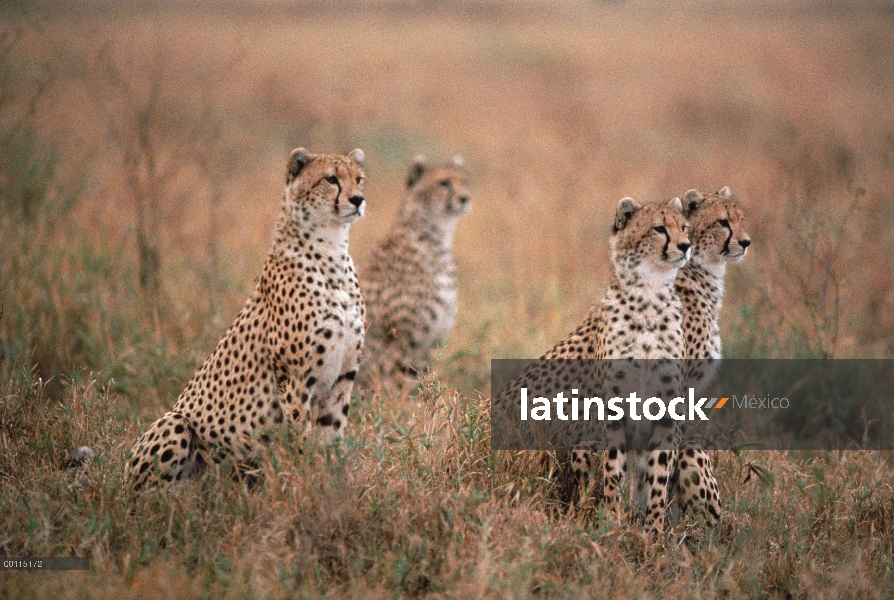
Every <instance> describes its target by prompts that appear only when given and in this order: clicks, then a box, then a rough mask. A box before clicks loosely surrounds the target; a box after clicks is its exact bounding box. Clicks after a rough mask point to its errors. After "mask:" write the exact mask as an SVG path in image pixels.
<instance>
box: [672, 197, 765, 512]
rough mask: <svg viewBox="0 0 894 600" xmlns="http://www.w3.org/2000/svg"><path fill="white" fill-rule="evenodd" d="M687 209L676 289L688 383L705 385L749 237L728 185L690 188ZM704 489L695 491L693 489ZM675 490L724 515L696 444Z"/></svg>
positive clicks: (685, 451)
mask: <svg viewBox="0 0 894 600" xmlns="http://www.w3.org/2000/svg"><path fill="white" fill-rule="evenodd" d="M683 214H684V215H685V216H686V218H687V219H688V220H689V224H690V228H691V229H690V232H689V238H690V240H692V257H691V258H690V259H689V263H688V264H687V265H686V266H685V267H683V268H682V269H680V272H679V273H678V274H677V280H676V282H675V283H674V289H675V291H676V293H677V295H678V296H679V297H680V300H681V301H682V302H683V339H684V344H685V346H684V347H685V350H684V353H683V356H684V358H686V359H687V362H686V363H685V373H684V385H685V387H687V388H688V387H694V388H696V389H697V390H698V389H700V388H705V387H707V386H708V385H709V384H710V383H711V380H712V379H713V377H714V371H715V369H716V363H714V362H713V361H714V360H716V359H719V358H721V341H720V326H719V324H718V320H719V318H720V304H721V302H722V300H723V278H724V276H725V275H726V265H727V264H728V263H734V262H739V261H741V260H742V258H744V256H745V254H746V253H747V252H748V247H749V246H750V245H751V238H750V237H749V235H748V233H747V232H746V231H745V227H744V221H745V217H744V215H743V213H742V209H741V207H740V206H739V205H738V203H736V202H735V201H734V200H733V199H732V192H730V189H729V188H728V187H725V186H724V187H722V188H720V190H718V191H717V192H714V193H702V192H700V191H698V190H689V191H688V192H686V194H685V195H684V196H683ZM693 486H696V488H695V489H697V490H699V491H701V489H704V490H705V495H704V496H700V495H694V494H691V493H689V490H690V489H692V488H693ZM673 494H674V496H675V497H676V498H677V499H678V501H679V502H680V505H681V506H682V508H683V509H684V510H686V509H688V508H691V507H694V508H695V510H696V511H699V512H702V513H703V514H704V516H705V519H706V521H708V522H709V523H711V522H715V521H716V520H717V519H719V518H720V495H719V493H718V488H717V481H716V479H715V478H714V473H713V466H712V465H711V459H710V458H709V457H708V455H707V453H706V452H705V451H704V450H703V449H702V448H701V447H700V446H698V445H696V444H686V445H685V446H684V447H683V448H682V449H681V454H680V461H679V466H678V468H677V469H676V471H675V473H674V482H673Z"/></svg>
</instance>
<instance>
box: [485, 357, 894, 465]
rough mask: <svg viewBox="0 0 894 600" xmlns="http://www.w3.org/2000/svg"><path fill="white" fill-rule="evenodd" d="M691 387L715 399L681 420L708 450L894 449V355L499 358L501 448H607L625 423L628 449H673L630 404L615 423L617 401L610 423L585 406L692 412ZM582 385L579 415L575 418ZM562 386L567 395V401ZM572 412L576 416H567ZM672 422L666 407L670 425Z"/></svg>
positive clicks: (494, 392)
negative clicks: (645, 405)
mask: <svg viewBox="0 0 894 600" xmlns="http://www.w3.org/2000/svg"><path fill="white" fill-rule="evenodd" d="M522 373H524V375H522ZM520 376H521V377H520ZM522 387H525V389H526V390H527V400H528V412H527V413H526V414H527V416H528V420H526V421H523V420H522V419H521V416H522V406H521V405H522V396H521V388H522ZM689 387H693V393H694V394H695V400H696V401H698V400H699V399H700V398H705V399H706V401H705V402H704V403H703V404H702V405H701V409H702V412H703V413H704V414H705V415H706V417H707V420H702V419H701V418H699V417H697V416H696V418H695V419H694V420H689V419H688V417H689V415H688V414H686V417H687V419H686V420H683V421H676V423H678V424H679V425H680V426H681V427H682V431H683V436H684V438H685V439H686V440H690V441H696V442H699V443H701V444H702V445H703V446H704V447H705V448H707V449H718V450H728V449H767V450H843V449H864V450H892V449H894V360H882V359H848V360H832V359H828V360H820V359H773V360H741V359H723V360H716V361H687V360H673V361H647V360H624V361H618V360H605V361H595V360H492V361H491V424H492V438H491V444H492V447H493V449H495V450H549V449H565V450H567V449H571V448H574V447H575V446H577V445H579V444H581V443H588V444H590V445H592V446H594V447H605V442H604V441H603V440H604V439H605V427H606V426H611V427H615V428H618V427H619V425H618V423H623V425H621V426H620V427H623V428H624V431H625V433H626V438H625V439H626V446H627V448H628V449H633V450H646V449H649V448H655V447H671V446H672V445H673V444H672V443H668V442H666V441H664V440H661V439H657V438H656V437H655V436H652V437H650V431H652V430H653V429H654V428H655V424H656V423H657V421H648V420H647V419H642V418H641V419H639V420H638V421H634V420H633V419H631V417H630V414H629V410H628V411H626V412H625V415H624V418H623V419H621V420H620V421H614V422H610V421H609V420H608V415H609V414H611V413H610V412H609V411H608V407H607V406H606V407H605V408H606V411H605V414H604V415H603V416H604V417H605V420H603V421H600V420H598V419H596V418H595V416H594V415H596V412H597V410H596V409H597V408H598V405H597V404H596V403H595V401H593V402H590V403H589V407H590V408H591V411H590V412H591V414H590V415H589V416H590V418H589V420H586V419H584V418H583V417H584V414H583V403H584V400H585V398H600V399H601V400H602V401H603V403H604V404H607V402H608V400H609V399H610V398H612V397H618V398H622V399H627V398H629V397H630V394H631V392H633V393H635V394H637V397H639V399H640V400H644V399H646V398H648V397H650V396H654V397H656V398H661V399H663V400H664V401H665V403H667V402H668V401H670V400H671V399H672V397H674V396H679V397H682V398H683V399H684V400H686V401H687V402H685V403H682V404H681V403H677V406H676V408H677V409H678V410H677V412H675V414H680V413H687V412H688V411H687V410H683V409H684V408H688V406H687V405H688V404H689V402H688V400H689V392H688V389H689ZM572 390H576V392H575V393H574V394H573V395H574V396H575V397H576V398H577V399H578V401H577V405H578V409H579V414H578V415H577V416H578V419H577V420H574V419H572V418H571V416H572V415H571V410H570V408H571V402H570V400H569V399H570V398H571V396H572ZM560 392H561V393H562V394H563V397H564V398H565V399H566V400H562V399H561V398H558V400H557V395H558V394H559V393H560ZM534 397H539V398H543V399H546V400H548V401H549V402H548V405H549V411H547V410H546V408H545V407H546V406H547V405H546V404H544V403H543V402H542V401H540V402H539V403H538V404H537V406H538V409H539V413H538V416H540V417H544V416H549V417H550V419H549V420H540V421H537V420H534V419H533V418H532V412H531V401H532V400H533V398H534ZM723 398H726V400H723ZM696 403H697V402H696ZM621 406H623V407H624V408H625V409H626V408H629V407H630V406H631V403H630V402H624V403H622V404H621ZM633 406H634V407H637V406H638V407H639V408H641V407H642V404H637V403H636V402H633ZM651 406H652V407H653V408H655V407H658V405H657V404H655V403H652V404H651ZM659 408H660V407H659ZM547 413H548V415H547ZM562 414H564V416H565V417H567V420H563V419H560V418H559V417H560V416H561V415H562ZM657 414H658V411H657V409H656V410H654V411H653V416H655V415H657ZM596 416H598V415H596ZM669 419H670V417H669V416H668V415H667V414H666V413H665V415H664V421H662V423H664V425H667V423H669V422H670V421H669ZM612 439H617V438H612Z"/></svg>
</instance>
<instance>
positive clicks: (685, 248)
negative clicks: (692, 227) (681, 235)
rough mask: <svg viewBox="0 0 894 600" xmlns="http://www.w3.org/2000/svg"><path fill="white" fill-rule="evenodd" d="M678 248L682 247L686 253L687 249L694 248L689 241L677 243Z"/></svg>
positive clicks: (681, 250)
mask: <svg viewBox="0 0 894 600" xmlns="http://www.w3.org/2000/svg"><path fill="white" fill-rule="evenodd" d="M677 248H679V249H680V252H682V253H683V254H686V251H687V250H689V249H690V248H692V244H690V243H689V242H680V243H679V244H677Z"/></svg>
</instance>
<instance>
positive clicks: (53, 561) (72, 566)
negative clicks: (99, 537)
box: [0, 556, 90, 571]
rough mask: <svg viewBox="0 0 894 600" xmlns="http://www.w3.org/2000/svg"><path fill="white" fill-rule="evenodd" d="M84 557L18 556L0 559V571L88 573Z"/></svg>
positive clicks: (86, 561) (88, 565)
mask: <svg viewBox="0 0 894 600" xmlns="http://www.w3.org/2000/svg"><path fill="white" fill-rule="evenodd" d="M89 570H90V559H89V558H87V557H85V556H53V557H41V556H19V557H7V558H0V571H89Z"/></svg>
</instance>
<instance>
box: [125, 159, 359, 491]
mask: <svg viewBox="0 0 894 600" xmlns="http://www.w3.org/2000/svg"><path fill="white" fill-rule="evenodd" d="M362 161H363V152H362V151H360V150H354V151H352V152H351V153H349V154H348V155H346V156H342V155H336V154H310V153H309V152H308V151H307V150H305V149H303V148H298V149H296V150H294V151H292V153H291V156H290V157H289V162H288V170H287V174H286V186H285V189H284V191H283V202H282V213H281V215H280V217H279V221H278V224H277V226H276V232H275V234H274V240H273V247H272V249H271V250H270V253H269V254H268V256H267V260H266V262H265V263H264V268H263V271H262V272H261V276H260V278H259V279H258V283H257V286H256V287H255V290H254V291H253V292H252V293H251V296H249V298H248V301H247V302H246V303H245V306H244V307H243V308H242V311H241V312H240V313H239V315H238V316H237V317H236V321H235V322H234V323H233V325H232V326H231V327H230V328H229V329H228V330H227V332H226V333H225V334H224V336H223V339H221V341H220V342H219V343H218V345H217V348H216V349H215V350H214V352H213V353H212V354H211V356H209V357H208V358H207V359H206V360H205V362H204V364H203V365H202V366H201V368H199V370H198V371H196V374H195V376H194V377H193V379H192V380H191V381H190V382H189V383H188V384H187V386H186V388H185V389H184V390H183V393H182V394H180V397H179V398H178V400H177V403H176V404H175V405H174V408H173V410H172V411H171V412H168V413H166V414H165V415H164V416H162V417H161V418H160V419H159V420H158V421H156V422H155V423H153V424H152V425H151V426H150V427H149V429H148V430H147V431H146V432H145V433H144V434H143V435H142V436H141V437H140V439H139V440H138V441H137V443H136V445H135V446H134V448H133V450H132V451H131V456H130V458H129V460H128V463H127V465H126V475H127V477H128V479H129V481H130V484H131V486H132V487H133V488H134V489H139V488H141V487H143V486H145V485H147V484H154V483H157V482H159V481H172V480H179V479H182V478H186V477H191V476H194V475H196V474H197V473H198V472H199V471H200V470H201V467H202V466H203V465H205V464H207V463H208V462H209V461H220V460H222V459H224V458H227V457H230V458H232V459H234V460H235V461H236V462H237V472H238V471H240V470H241V471H245V470H246V468H245V466H244V463H242V462H241V461H246V460H250V456H251V454H252V452H253V449H254V447H255V445H256V442H257V440H261V441H266V439H267V434H266V433H265V430H268V429H270V428H271V427H272V426H273V425H274V424H277V423H281V422H282V421H283V420H284V419H285V420H287V421H291V422H293V423H295V424H296V425H299V426H300V430H301V431H302V432H304V433H306V432H307V431H309V429H311V428H312V427H316V428H318V429H320V430H321V431H323V432H325V433H326V434H327V435H329V436H339V435H341V434H342V432H343V431H344V428H345V425H346V424H347V415H348V407H349V403H350V399H351V389H352V386H353V382H354V378H355V375H356V373H357V368H358V361H359V359H360V353H361V350H362V348H363V336H364V329H363V320H364V316H365V311H364V305H363V299H362V297H361V295H360V287H359V285H358V282H357V277H356V275H355V272H354V264H353V262H352V261H351V257H350V255H349V254H348V230H349V228H350V226H351V224H352V223H353V222H354V221H356V220H357V219H358V218H360V217H361V216H362V215H363V211H364V208H365V203H364V197H363V183H364V173H363V171H362V169H361V167H360V164H361V163H362Z"/></svg>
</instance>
